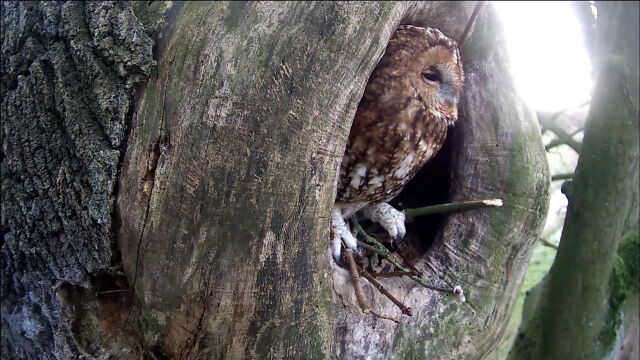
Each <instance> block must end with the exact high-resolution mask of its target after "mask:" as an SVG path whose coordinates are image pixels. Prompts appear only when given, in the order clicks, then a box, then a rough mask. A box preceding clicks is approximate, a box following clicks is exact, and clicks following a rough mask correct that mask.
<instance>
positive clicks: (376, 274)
mask: <svg viewBox="0 0 640 360" xmlns="http://www.w3.org/2000/svg"><path fill="white" fill-rule="evenodd" d="M369 274H370V275H371V276H373V277H375V278H391V277H402V276H410V275H411V274H412V273H411V272H409V271H389V272H371V273H369Z"/></svg>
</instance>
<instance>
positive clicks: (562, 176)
mask: <svg viewBox="0 0 640 360" xmlns="http://www.w3.org/2000/svg"><path fill="white" fill-rule="evenodd" d="M571 179H573V173H566V174H556V175H553V176H552V177H551V181H558V180H571Z"/></svg>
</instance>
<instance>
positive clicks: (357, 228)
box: [353, 199, 502, 302]
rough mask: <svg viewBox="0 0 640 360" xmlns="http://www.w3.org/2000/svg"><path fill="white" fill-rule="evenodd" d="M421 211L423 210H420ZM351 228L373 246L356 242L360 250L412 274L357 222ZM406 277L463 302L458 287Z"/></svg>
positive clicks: (497, 200) (462, 295)
mask: <svg viewBox="0 0 640 360" xmlns="http://www.w3.org/2000/svg"><path fill="white" fill-rule="evenodd" d="M482 201H484V202H485V205H484V206H488V205H487V204H486V202H492V203H498V202H499V205H491V206H502V200H500V199H494V200H481V202H482ZM458 204H460V203H458ZM444 205H451V204H444ZM436 206H438V205H436ZM428 207H429V206H427V208H428ZM421 209H425V208H421ZM405 216H406V215H405ZM353 227H354V230H355V232H356V233H355V236H357V235H358V233H361V234H362V235H364V237H365V239H367V241H369V242H371V243H372V244H373V245H374V246H371V245H369V244H366V243H363V242H362V241H360V240H357V242H358V246H360V247H362V248H365V249H367V250H371V251H373V252H375V253H377V254H378V255H380V256H382V257H384V258H385V259H387V260H388V261H389V262H390V263H392V264H393V265H395V266H396V267H397V268H399V269H400V271H404V272H409V273H411V274H413V272H411V271H409V270H407V269H406V268H405V267H404V266H402V265H400V263H398V262H397V261H396V260H395V259H393V256H392V254H391V252H389V250H387V248H386V247H384V245H382V244H381V243H380V242H379V241H378V240H376V238H374V237H373V236H370V235H369V234H367V233H366V232H365V231H364V229H363V228H362V226H361V225H360V223H359V222H358V220H356V219H353ZM408 276H409V278H410V279H411V280H413V281H415V282H417V283H418V284H420V285H422V286H424V287H426V288H427V289H431V290H435V291H440V292H444V293H448V294H453V295H455V296H456V298H457V299H458V300H459V301H460V302H465V297H464V291H463V290H462V288H461V287H460V286H454V287H453V289H451V288H443V287H439V286H434V285H429V284H427V282H426V281H425V280H424V279H422V278H421V277H419V276H414V275H408Z"/></svg>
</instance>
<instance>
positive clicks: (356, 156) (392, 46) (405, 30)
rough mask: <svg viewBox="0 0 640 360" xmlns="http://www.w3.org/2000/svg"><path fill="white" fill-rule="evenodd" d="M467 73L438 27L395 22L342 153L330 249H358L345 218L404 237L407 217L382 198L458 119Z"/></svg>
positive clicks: (393, 192)
mask: <svg viewBox="0 0 640 360" xmlns="http://www.w3.org/2000/svg"><path fill="white" fill-rule="evenodd" d="M463 82H464V73H463V70H462V63H461V59H460V53H459V51H458V47H457V45H456V43H455V41H453V40H451V39H449V38H448V37H446V36H445V35H444V34H442V32H440V31H439V30H436V29H430V28H421V27H416V26H410V25H402V26H400V27H398V29H397V30H396V31H395V33H394V34H393V35H392V36H391V39H390V40H389V44H388V45H387V49H386V51H385V54H384V56H383V57H382V59H381V60H380V62H379V63H378V65H377V66H376V68H375V69H374V71H373V73H372V74H371V77H370V78H369V82H368V84H367V87H366V89H365V92H364V96H363V98H362V101H361V102H360V104H359V105H358V110H357V112H356V116H355V119H354V120H353V125H352V127H351V133H350V134H349V140H348V142H347V147H346V150H345V153H344V157H343V158H342V165H341V167H340V177H339V180H338V189H337V195H336V201H335V206H334V208H333V212H332V216H331V226H332V230H333V234H334V237H333V240H332V253H333V256H334V257H335V258H336V260H339V258H340V248H341V246H340V244H341V242H344V243H345V245H346V246H347V247H349V248H351V249H354V250H355V249H356V248H357V244H356V239H355V238H354V237H353V235H352V234H351V232H350V230H349V228H348V226H347V225H346V223H345V219H347V218H349V217H350V216H351V215H353V214H354V213H356V212H357V211H360V210H361V214H362V215H363V216H364V217H366V218H369V219H370V220H371V221H373V222H376V223H378V224H380V225H381V226H382V227H383V228H385V229H386V230H387V232H388V233H389V235H390V236H391V237H392V238H401V237H404V235H405V232H406V231H405V225H404V214H403V213H402V212H400V211H398V210H396V209H394V208H393V207H391V206H390V205H388V204H387V203H386V202H387V201H389V200H391V199H393V198H394V197H395V196H396V195H398V194H399V193H400V191H402V188H403V187H404V185H405V184H407V182H408V181H409V180H410V179H411V178H412V177H413V176H414V175H415V174H416V172H418V170H420V168H422V166H423V165H424V164H425V163H426V162H427V161H429V159H431V158H432V157H433V156H434V155H435V154H436V153H437V152H438V150H440V148H441V147H442V144H443V143H444V141H445V137H446V135H447V127H448V126H450V125H452V124H453V123H454V122H455V121H456V119H457V116H458V111H457V103H458V97H459V94H460V91H461V89H462V84H463Z"/></svg>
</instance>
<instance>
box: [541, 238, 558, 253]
mask: <svg viewBox="0 0 640 360" xmlns="http://www.w3.org/2000/svg"><path fill="white" fill-rule="evenodd" d="M538 241H540V242H541V243H542V245H544V246H546V247H550V248H552V249H556V250H558V245H556V244H554V243H552V242H550V241H547V240H546V239H543V238H540V239H538Z"/></svg>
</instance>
